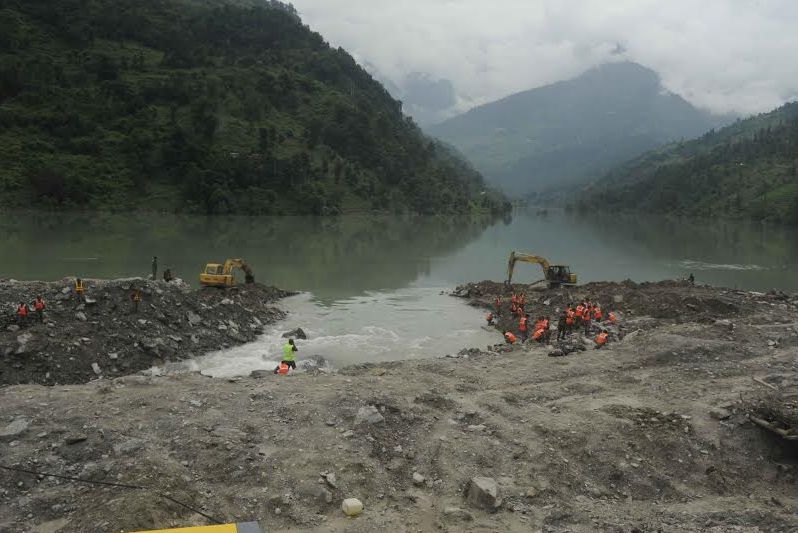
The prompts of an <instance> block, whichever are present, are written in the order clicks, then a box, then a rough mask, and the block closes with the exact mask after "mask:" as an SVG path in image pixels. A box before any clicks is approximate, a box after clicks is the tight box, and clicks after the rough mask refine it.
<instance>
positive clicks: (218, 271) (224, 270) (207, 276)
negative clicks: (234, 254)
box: [200, 259, 255, 288]
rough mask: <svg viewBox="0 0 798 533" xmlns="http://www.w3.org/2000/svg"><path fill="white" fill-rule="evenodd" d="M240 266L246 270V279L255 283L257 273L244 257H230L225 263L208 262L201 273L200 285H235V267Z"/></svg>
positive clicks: (247, 281)
mask: <svg viewBox="0 0 798 533" xmlns="http://www.w3.org/2000/svg"><path fill="white" fill-rule="evenodd" d="M234 268H240V269H241V270H243V271H244V281H245V282H246V283H255V274H253V273H252V269H251V268H250V267H249V265H248V264H247V263H246V261H244V260H243V259H228V260H226V261H225V262H224V264H223V265H222V264H219V263H208V264H207V265H205V270H204V271H203V272H202V273H201V274H200V285H202V286H203V287H223V288H224V287H235V284H236V278H235V276H234V275H233V269H234Z"/></svg>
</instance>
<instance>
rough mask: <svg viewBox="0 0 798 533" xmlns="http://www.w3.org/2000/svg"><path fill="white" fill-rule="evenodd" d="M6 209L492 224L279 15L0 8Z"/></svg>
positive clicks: (425, 151) (477, 194)
mask: <svg viewBox="0 0 798 533" xmlns="http://www.w3.org/2000/svg"><path fill="white" fill-rule="evenodd" d="M0 166H1V167H2V169H3V171H2V172H0V191H2V192H1V193H0V207H28V206H39V207H49V208H68V209H104V210H159V211H161V210H165V211H180V212H200V213H230V212H237V213H263V214H286V213H290V214H300V213H317V214H326V213H338V212H349V211H366V210H392V211H402V212H404V211H412V212H421V213H453V212H468V211H474V210H477V211H484V210H497V209H500V208H501V207H502V204H503V201H502V199H501V197H500V196H499V195H498V194H494V193H492V192H490V191H485V187H484V184H483V182H482V178H481V176H479V174H478V173H477V172H476V171H474V170H473V169H472V168H471V167H470V166H469V165H468V164H466V163H465V162H464V161H462V160H459V159H458V158H457V157H456V156H455V155H454V154H453V152H452V151H451V150H450V149H448V148H447V147H445V146H443V145H442V144H441V143H438V142H436V141H433V140H431V139H429V138H427V137H425V136H424V135H423V134H422V132H421V131H420V130H419V129H418V127H417V126H416V125H415V124H414V123H413V122H412V121H411V120H410V119H407V118H406V117H405V116H404V115H403V114H402V111H401V104H400V102H398V101H396V100H394V99H393V98H392V97H391V96H390V95H389V94H388V93H387V92H386V91H385V89H384V88H383V87H382V86H381V85H380V84H378V83H377V82H375V81H374V80H373V79H372V78H371V76H369V75H368V74H367V72H366V71H365V70H364V69H362V68H361V67H360V66H359V65H357V64H356V63H355V61H354V60H353V59H352V57H351V56H350V55H349V54H348V53H346V52H345V51H344V50H342V49H340V48H339V49H333V48H331V47H330V46H329V45H328V44H327V43H326V42H325V41H324V39H323V38H322V37H321V36H320V35H319V34H317V33H314V32H312V31H311V30H310V29H309V28H308V27H306V26H304V25H303V24H302V21H301V20H300V18H299V17H298V15H297V13H296V11H295V10H294V9H293V8H292V7H291V6H288V5H285V4H282V3H280V2H276V1H269V0H249V1H245V0H239V1H236V2H233V1H229V2H225V1H222V0H92V1H91V2H84V1H82V0H37V1H35V2H24V1H15V0H0Z"/></svg>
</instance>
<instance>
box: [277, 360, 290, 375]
mask: <svg viewBox="0 0 798 533" xmlns="http://www.w3.org/2000/svg"><path fill="white" fill-rule="evenodd" d="M290 368H291V367H290V366H288V363H286V362H285V361H281V362H280V367H279V368H278V369H277V372H276V374H279V375H281V376H285V375H286V374H288V370H289V369H290Z"/></svg>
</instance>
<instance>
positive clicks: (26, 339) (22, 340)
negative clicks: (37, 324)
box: [16, 333, 33, 354]
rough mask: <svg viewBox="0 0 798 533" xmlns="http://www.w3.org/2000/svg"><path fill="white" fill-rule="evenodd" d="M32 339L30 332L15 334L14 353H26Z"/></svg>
mask: <svg viewBox="0 0 798 533" xmlns="http://www.w3.org/2000/svg"><path fill="white" fill-rule="evenodd" d="M32 340H33V334H32V333H23V334H22V335H17V349H16V353H17V354H23V353H26V352H28V351H30V350H29V346H28V344H29V343H30V341H32Z"/></svg>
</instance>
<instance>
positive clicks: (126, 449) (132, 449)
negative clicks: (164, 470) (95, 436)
mask: <svg viewBox="0 0 798 533" xmlns="http://www.w3.org/2000/svg"><path fill="white" fill-rule="evenodd" d="M143 448H144V441H143V440H141V439H128V440H126V441H124V442H120V443H118V444H114V453H115V454H116V455H131V454H134V453H136V452H137V451H139V450H141V449H143Z"/></svg>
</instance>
